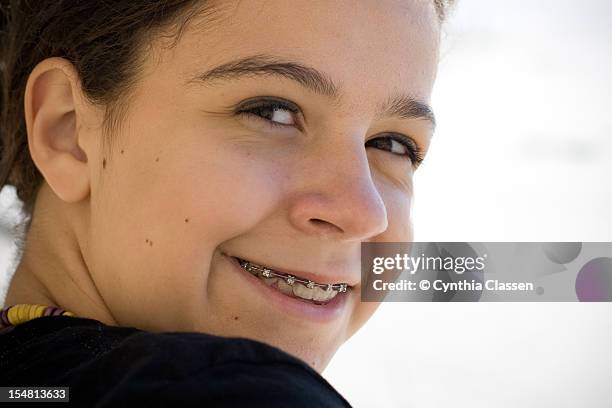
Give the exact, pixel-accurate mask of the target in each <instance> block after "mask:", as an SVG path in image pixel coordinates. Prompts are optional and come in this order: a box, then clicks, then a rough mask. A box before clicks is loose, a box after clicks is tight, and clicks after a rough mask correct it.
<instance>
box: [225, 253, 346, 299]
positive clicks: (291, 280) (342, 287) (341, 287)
mask: <svg viewBox="0 0 612 408" xmlns="http://www.w3.org/2000/svg"><path fill="white" fill-rule="evenodd" d="M237 259H238V258H237ZM238 261H239V262H240V266H242V267H243V268H244V269H246V270H247V271H249V272H251V273H252V274H254V275H257V274H258V273H260V272H261V275H262V276H263V277H265V278H281V279H284V280H285V282H287V284H288V285H293V284H295V282H298V283H300V284H302V285H304V286H306V287H307V288H308V289H313V288H314V287H315V286H317V287H319V288H322V289H325V290H326V291H328V292H331V291H332V290H337V291H338V293H343V292H346V291H347V290H348V287H349V286H348V284H347V283H335V284H331V283H317V282H313V281H311V280H305V279H300V278H298V277H296V276H293V275H287V274H284V273H280V272H276V271H274V270H272V269H269V268H266V267H263V266H259V265H257V264H253V263H250V262H249V261H245V260H243V259H238Z"/></svg>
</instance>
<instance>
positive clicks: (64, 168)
mask: <svg viewBox="0 0 612 408" xmlns="http://www.w3.org/2000/svg"><path fill="white" fill-rule="evenodd" d="M80 92H81V89H80V84H79V81H78V74H77V72H76V70H75V69H74V66H73V65H72V64H71V63H70V62H68V61H67V60H65V59H62V58H48V59H46V60H44V61H42V62H40V63H39V64H38V65H37V66H36V67H35V68H34V69H33V70H32V72H31V74H30V77H29V78H28V82H27V85H26V91H25V95H24V96H25V97H24V103H25V106H24V108H25V109H24V110H25V121H26V129H27V133H28V146H29V149H30V155H31V156H32V160H33V161H34V163H35V164H36V167H37V168H38V170H39V171H40V172H41V174H42V175H43V177H44V178H45V180H46V182H47V183H48V184H49V186H50V187H51V189H52V190H53V191H54V192H55V194H56V195H57V196H58V197H59V198H60V199H62V200H63V201H65V202H77V201H80V200H83V199H84V198H86V197H87V196H88V195H89V189H90V177H89V170H88V163H87V154H86V152H84V151H83V150H82V148H81V145H82V143H81V144H80V143H79V140H80V137H82V135H79V129H80V127H79V123H80V118H79V114H80V109H79V106H80V104H79V101H80V99H78V98H79V97H80Z"/></svg>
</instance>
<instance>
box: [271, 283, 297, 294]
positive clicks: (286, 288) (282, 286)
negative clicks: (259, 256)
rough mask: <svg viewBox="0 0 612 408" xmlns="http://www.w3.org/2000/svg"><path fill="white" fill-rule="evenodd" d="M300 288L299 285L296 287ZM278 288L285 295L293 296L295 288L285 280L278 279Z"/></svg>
mask: <svg viewBox="0 0 612 408" xmlns="http://www.w3.org/2000/svg"><path fill="white" fill-rule="evenodd" d="M296 286H299V285H296ZM276 287H277V288H278V289H279V290H280V291H281V292H283V293H284V294H285V295H293V286H292V285H290V284H288V283H287V282H285V280H283V279H278V283H277V284H276Z"/></svg>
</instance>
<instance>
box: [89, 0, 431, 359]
mask: <svg viewBox="0 0 612 408" xmlns="http://www.w3.org/2000/svg"><path fill="white" fill-rule="evenodd" d="M438 25H439V23H438V20H437V16H436V14H435V9H434V6H433V1H416V0H414V1H409V0H406V1H399V0H397V1H386V2H384V4H383V3H382V2H380V1H363V2H362V1H359V2H343V1H333V2H331V1H317V2H312V1H306V0H305V1H296V0H294V1H285V0H266V1H264V0H262V1H255V0H252V1H241V2H235V3H231V2H223V3H222V4H221V5H220V6H218V8H217V9H216V12H215V13H214V15H212V16H208V17H198V19H196V20H194V21H192V22H191V23H190V24H189V25H188V26H187V29H186V31H185V32H184V33H183V35H182V36H181V37H180V41H179V42H178V43H177V45H176V46H175V47H168V46H166V45H167V44H166V43H164V42H163V41H169V40H168V39H167V38H166V39H165V40H162V39H159V40H157V42H155V43H154V44H153V46H152V47H151V48H150V49H149V51H150V53H149V54H147V58H146V63H145V66H144V68H143V71H142V75H140V76H139V78H138V82H137V83H136V86H135V88H134V89H133V91H132V92H133V93H132V97H131V98H130V100H129V110H128V111H127V112H126V116H125V117H124V118H123V122H122V126H121V129H120V130H119V132H118V133H117V134H116V135H114V139H115V140H116V141H117V142H116V144H115V145H114V146H113V151H112V154H111V155H109V156H105V155H104V153H103V151H102V149H99V150H97V151H94V152H93V154H92V153H88V156H89V157H88V162H89V163H91V164H92V166H94V167H92V172H91V173H92V184H91V201H92V206H91V213H90V219H89V221H88V224H87V225H88V229H87V236H86V239H88V240H89V241H90V242H91V244H90V245H86V246H85V248H86V250H84V253H83V259H84V261H85V262H86V265H87V266H88V267H89V270H90V273H91V276H92V278H93V280H94V283H95V285H96V287H97V289H98V291H99V292H100V295H101V296H102V298H103V299H104V302H105V303H106V305H107V306H108V308H109V310H110V311H111V312H112V314H113V317H114V318H115V319H116V321H117V322H118V323H119V324H121V325H134V326H138V327H142V328H145V329H149V330H152V331H174V330H180V331H202V332H208V333H213V334H219V335H227V336H242V337H249V338H254V339H257V340H261V341H264V342H267V343H270V344H272V345H275V346H277V347H279V348H281V349H283V350H285V351H287V352H290V353H292V354H294V355H297V356H299V357H301V358H302V359H304V360H305V361H306V362H308V363H309V364H311V365H312V366H313V367H314V368H315V369H318V370H322V369H323V368H324V367H325V365H326V364H327V363H328V361H329V359H330V358H331V356H332V355H333V354H334V352H335V351H336V349H337V348H338V347H339V346H340V345H341V344H342V343H343V342H344V341H345V340H346V339H347V338H349V337H350V336H351V335H352V334H353V333H354V332H355V331H356V330H357V329H358V328H359V327H360V326H361V325H363V324H364V323H365V321H366V320H367V319H368V318H369V317H370V316H371V314H372V313H373V312H374V310H375V309H376V307H377V304H372V303H361V302H360V243H361V242H362V241H409V240H411V238H412V228H411V220H410V209H411V199H412V195H413V191H412V177H413V173H414V170H415V167H416V166H417V161H418V158H419V156H420V155H422V154H424V152H425V151H426V150H427V147H428V144H429V140H430V137H431V134H432V131H433V123H432V119H433V118H432V117H431V114H430V112H429V110H428V108H427V104H428V102H429V98H430V92H431V88H432V84H433V81H434V77H435V71H436V64H437V56H438V37H439V27H438ZM82 131H83V132H89V133H90V136H91V137H90V138H89V140H96V139H97V138H100V137H102V136H101V130H100V128H99V127H95V126H94V127H84V128H83V129H82ZM415 149H417V150H418V151H417V152H415ZM90 151H91V150H90ZM419 152H420V153H419ZM96 155H98V156H96ZM92 156H93V157H92ZM103 163H104V165H103ZM233 257H237V258H241V259H244V260H248V261H251V262H253V263H255V264H259V265H263V266H267V267H269V268H272V269H275V270H278V271H281V272H286V273H287V272H288V273H292V274H293V275H295V276H296V277H297V278H304V279H310V280H313V281H315V282H318V283H322V284H328V283H331V284H336V283H348V284H349V286H350V287H349V289H348V291H347V292H345V293H337V295H336V297H335V298H333V300H332V301H330V302H329V303H327V304H322V305H318V304H314V303H313V302H311V301H304V300H301V299H298V298H295V297H292V296H290V295H286V294H283V293H282V291H281V289H284V290H290V291H296V292H299V293H301V294H302V295H303V296H306V297H311V296H314V295H313V294H314V293H315V292H314V291H315V290H316V289H308V288H307V287H305V286H303V285H301V284H299V283H297V282H296V283H294V286H293V287H290V286H289V287H287V286H283V285H282V284H281V283H278V282H277V283H275V284H274V285H272V286H269V285H266V284H265V283H266V282H264V280H263V279H261V278H258V277H255V276H254V275H252V274H250V273H249V272H247V271H246V270H244V269H241V267H240V265H239V263H238V262H237V261H236V259H235V258H233ZM272 282H273V281H268V282H267V283H272ZM275 285H279V287H275ZM294 288H295V289H294ZM320 290H321V292H317V293H318V295H317V296H327V295H329V294H330V293H329V292H325V291H324V290H323V289H322V288H320Z"/></svg>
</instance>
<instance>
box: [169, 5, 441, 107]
mask: <svg viewBox="0 0 612 408" xmlns="http://www.w3.org/2000/svg"><path fill="white" fill-rule="evenodd" d="M438 41H439V22H438V19H437V15H436V12H435V8H434V6H433V0H375V1H367V0H364V1H341V0H338V1H328V0H321V1H313V0H291V1H287V0H248V1H220V2H218V4H215V7H214V11H213V12H212V13H210V14H207V15H203V16H198V17H196V18H195V19H194V20H193V21H192V22H190V24H189V25H188V26H187V28H186V30H185V32H184V33H183V34H182V37H181V40H180V41H179V42H178V44H177V46H176V47H173V48H172V49H170V51H169V52H167V53H166V55H165V58H163V60H165V62H166V63H167V64H168V65H169V66H171V67H172V68H170V69H171V70H172V71H173V72H175V73H176V72H180V76H181V77H182V79H183V80H184V79H186V78H191V77H193V76H194V75H197V73H199V72H203V71H205V70H209V69H211V68H214V67H215V66H218V65H221V64H224V63H227V62H229V61H233V60H236V59H241V58H245V57H249V56H252V55H256V54H266V55H273V56H278V57H279V58H280V59H287V60H297V61H302V62H305V63H307V64H308V65H309V66H312V67H314V68H316V69H317V70H319V71H321V72H323V73H325V74H326V75H327V76H329V78H330V79H332V80H333V81H334V82H335V83H337V84H339V85H340V87H341V89H342V90H343V94H346V95H345V96H346V97H347V98H346V100H347V101H351V100H352V101H355V100H364V99H363V98H364V97H365V96H366V94H367V99H368V100H373V99H375V98H376V97H377V96H378V97H379V99H381V100H382V99H384V98H385V97H388V96H389V94H391V93H404V94H410V95H412V96H413V97H415V98H417V99H420V100H428V99H429V94H430V92H431V87H432V85H433V81H434V78H435V73H436V66H437V58H438Z"/></svg>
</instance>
